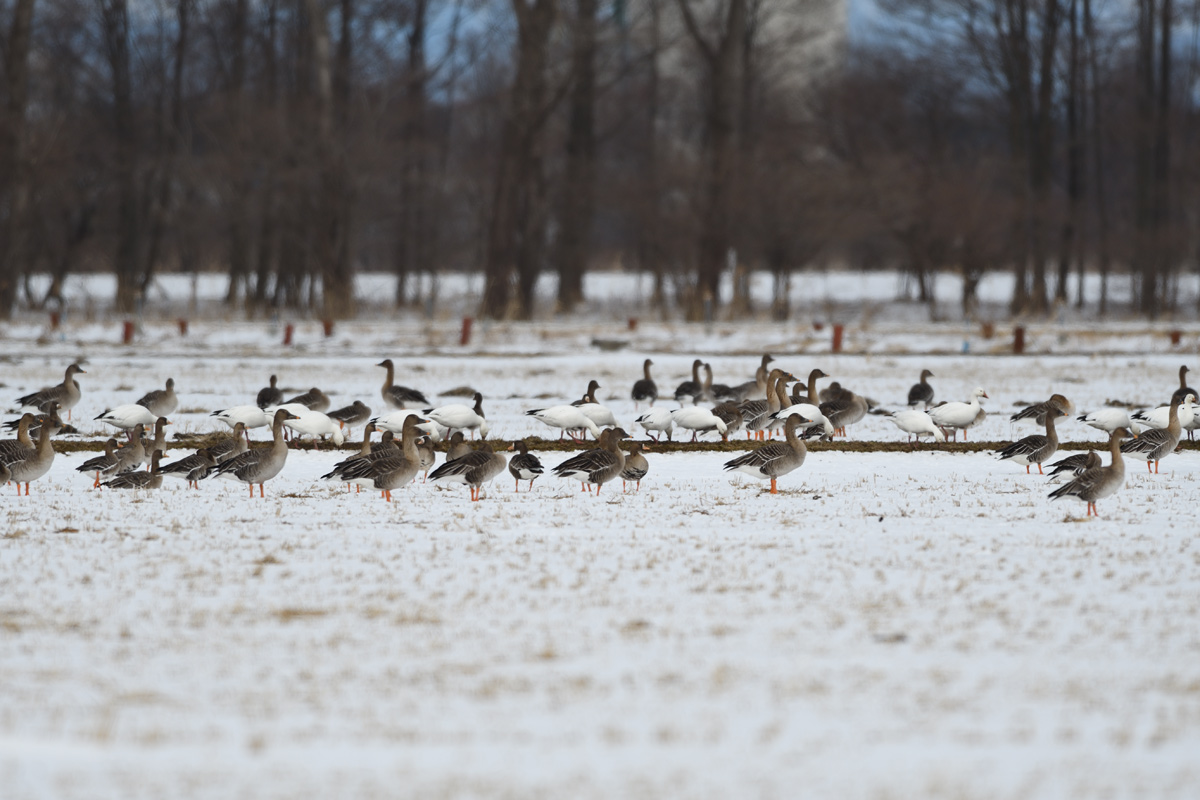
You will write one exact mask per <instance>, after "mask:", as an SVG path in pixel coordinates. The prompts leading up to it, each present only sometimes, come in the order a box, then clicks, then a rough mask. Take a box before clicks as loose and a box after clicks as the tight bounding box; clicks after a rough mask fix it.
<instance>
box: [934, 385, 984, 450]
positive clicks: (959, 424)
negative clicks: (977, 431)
mask: <svg viewBox="0 0 1200 800" xmlns="http://www.w3.org/2000/svg"><path fill="white" fill-rule="evenodd" d="M987 396H988V394H987V392H985V391H984V390H983V389H982V388H979V389H976V390H975V391H974V392H972V394H971V402H969V403H961V402H958V401H955V402H952V403H943V404H942V405H940V406H934V407H933V408H931V409H929V411H928V414H929V417H930V419H932V420H933V424H934V425H937V426H938V427H939V428H941V429H942V431H943V432H945V431H948V430H952V431H962V432H963V441H966V439H967V428H970V427H971V426H973V425H975V424H976V421H977V420H978V419H979V414H980V412H982V411H983V406H982V405H980V403H979V399H980V398H985V399H987Z"/></svg>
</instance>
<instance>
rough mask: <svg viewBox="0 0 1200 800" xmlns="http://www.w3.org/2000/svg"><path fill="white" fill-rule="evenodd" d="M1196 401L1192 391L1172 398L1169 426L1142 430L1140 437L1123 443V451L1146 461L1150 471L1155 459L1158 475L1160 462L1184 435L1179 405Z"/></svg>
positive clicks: (1173, 449) (1147, 468)
mask: <svg viewBox="0 0 1200 800" xmlns="http://www.w3.org/2000/svg"><path fill="white" fill-rule="evenodd" d="M1195 401H1196V397H1195V395H1193V394H1190V393H1189V394H1186V395H1184V396H1183V397H1180V398H1176V399H1174V400H1172V401H1171V410H1170V412H1168V414H1167V427H1165V428H1152V429H1150V430H1147V431H1142V434H1141V435H1140V436H1139V437H1138V438H1136V439H1130V440H1129V441H1127V442H1125V443H1124V444H1123V445H1121V452H1122V453H1124V454H1125V455H1127V456H1129V457H1130V458H1136V459H1138V460H1139V461H1145V462H1146V471H1147V472H1150V462H1151V461H1153V462H1154V473H1155V474H1156V475H1157V474H1158V462H1159V461H1161V460H1162V459H1164V458H1166V457H1167V456H1169V455H1171V453H1174V452H1175V448H1176V447H1178V446H1179V439H1180V438H1181V437H1182V436H1183V426H1181V425H1180V424H1179V407H1180V406H1181V405H1183V404H1184V403H1194V402H1195Z"/></svg>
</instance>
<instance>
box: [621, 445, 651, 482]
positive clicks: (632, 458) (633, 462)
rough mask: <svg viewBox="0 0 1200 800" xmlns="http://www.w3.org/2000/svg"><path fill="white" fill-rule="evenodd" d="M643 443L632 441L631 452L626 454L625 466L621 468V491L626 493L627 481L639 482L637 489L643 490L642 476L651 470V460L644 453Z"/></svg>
mask: <svg viewBox="0 0 1200 800" xmlns="http://www.w3.org/2000/svg"><path fill="white" fill-rule="evenodd" d="M642 449H643V448H642V443H641V442H630V444H629V452H628V453H626V454H625V467H624V468H623V469H622V470H621V493H622V494H624V493H625V489H626V484H627V483H635V484H637V489H636V490H635V491H639V492H640V491H641V490H642V478H644V477H646V473H647V472H649V471H650V462H649V461H647V460H646V457H645V456H644V455H642Z"/></svg>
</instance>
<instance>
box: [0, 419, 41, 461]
mask: <svg viewBox="0 0 1200 800" xmlns="http://www.w3.org/2000/svg"><path fill="white" fill-rule="evenodd" d="M33 419H34V417H33V414H30V413H28V412H26V413H24V414H22V415H21V420H20V422H18V423H17V438H15V439H5V440H4V441H2V442H0V464H8V463H9V462H12V461H19V460H21V459H23V458H26V457H27V456H28V455H29V454H30V453H32V452H33V450H34V448H35V445H34V442H33V439H31V438H30V437H29V426H30V425H32V424H33Z"/></svg>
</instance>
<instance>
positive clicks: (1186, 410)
mask: <svg viewBox="0 0 1200 800" xmlns="http://www.w3.org/2000/svg"><path fill="white" fill-rule="evenodd" d="M1192 396H1193V397H1195V395H1192ZM1186 398H1187V395H1183V396H1182V397H1180V398H1177V400H1178V402H1179V412H1178V416H1179V425H1180V427H1181V428H1184V429H1186V428H1188V426H1190V425H1192V424H1194V423H1195V418H1196V409H1195V408H1194V407H1193V406H1192V404H1191V403H1189V402H1185V401H1186ZM1172 402H1174V401H1172ZM1129 418H1130V419H1131V420H1132V421H1133V422H1136V423H1138V424H1139V425H1141V426H1142V427H1145V428H1159V429H1162V428H1165V427H1167V426H1168V425H1169V424H1171V406H1170V405H1166V406H1159V407H1158V408H1152V409H1150V410H1142V411H1135V412H1134V413H1133V414H1131V415H1130V417H1129Z"/></svg>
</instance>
